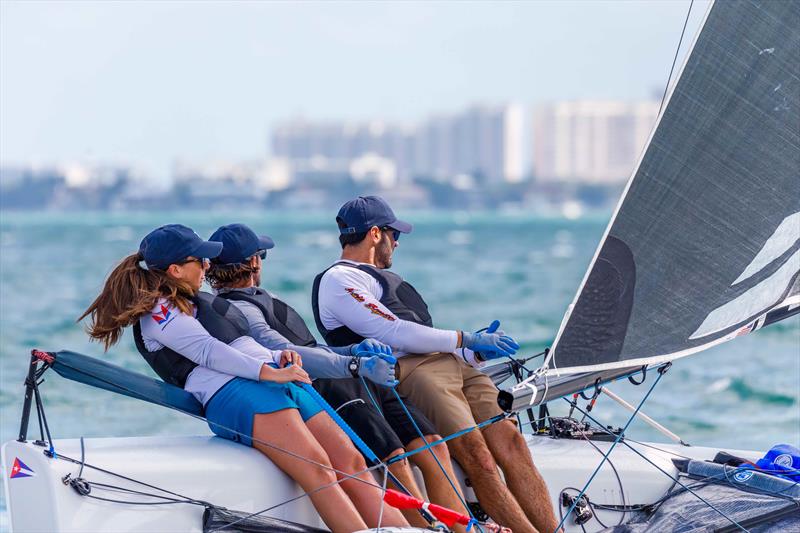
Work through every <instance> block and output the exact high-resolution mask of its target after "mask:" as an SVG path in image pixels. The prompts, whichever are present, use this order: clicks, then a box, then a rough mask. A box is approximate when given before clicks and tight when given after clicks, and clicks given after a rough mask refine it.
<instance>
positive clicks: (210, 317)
mask: <svg viewBox="0 0 800 533" xmlns="http://www.w3.org/2000/svg"><path fill="white" fill-rule="evenodd" d="M192 301H193V302H194V305H195V306H196V308H197V315H196V318H197V320H198V321H199V322H200V324H202V326H203V327H204V328H205V329H206V331H208V333H210V334H211V336H212V337H214V338H216V339H219V340H220V341H222V342H224V343H225V344H230V343H231V342H233V341H234V340H236V339H238V338H239V337H244V336H246V335H247V334H248V333H249V331H250V327H249V326H248V324H247V318H245V316H244V314H242V312H241V311H239V310H238V309H237V308H236V306H234V305H233V304H231V303H230V302H229V301H227V300H223V299H222V298H217V297H216V296H214V295H213V294H209V293H207V292H200V293H198V294H197V296H195V297H194V298H192ZM133 340H134V342H135V343H136V349H137V350H139V353H140V354H142V357H144V360H145V361H147V364H148V365H150V367H151V368H152V369H153V370H155V372H156V374H158V375H159V377H160V378H161V379H163V380H164V381H166V382H167V383H170V384H172V385H176V386H178V387H180V388H183V387H184V385H186V378H187V377H188V376H189V374H190V373H191V372H192V370H194V368H195V367H196V366H197V363H195V362H194V361H192V360H190V359H187V358H186V357H184V356H182V355H181V354H179V353H178V352H176V351H174V350H171V349H170V348H167V347H166V346H164V347H163V348H161V349H160V350H156V351H154V352H150V351H148V350H147V348H146V347H145V345H144V338H142V327H141V325H140V324H139V321H138V320H137V321H136V323H135V324H134V325H133Z"/></svg>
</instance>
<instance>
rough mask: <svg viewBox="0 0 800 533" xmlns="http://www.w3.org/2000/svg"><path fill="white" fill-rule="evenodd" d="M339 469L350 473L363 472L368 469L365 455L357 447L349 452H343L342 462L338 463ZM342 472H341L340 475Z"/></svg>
mask: <svg viewBox="0 0 800 533" xmlns="http://www.w3.org/2000/svg"><path fill="white" fill-rule="evenodd" d="M337 467H338V470H343V471H344V472H346V473H348V474H354V473H356V472H363V471H364V470H366V469H367V462H366V461H365V460H364V456H362V455H361V454H360V453H359V452H358V451H357V450H356V449H355V448H352V449H350V450H348V452H347V453H345V454H343V457H342V458H341V461H340V464H338V465H337ZM341 476H342V474H340V477H341Z"/></svg>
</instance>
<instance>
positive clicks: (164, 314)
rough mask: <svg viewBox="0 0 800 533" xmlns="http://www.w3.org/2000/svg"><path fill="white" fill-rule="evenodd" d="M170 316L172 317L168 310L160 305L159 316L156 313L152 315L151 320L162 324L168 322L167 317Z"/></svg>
mask: <svg viewBox="0 0 800 533" xmlns="http://www.w3.org/2000/svg"><path fill="white" fill-rule="evenodd" d="M171 315H172V313H170V311H169V309H167V308H166V306H164V305H162V306H161V314H160V315H159V314H158V313H154V314H153V320H155V321H156V322H158V323H159V324H163V323H164V322H166V321H167V320H169V317H170V316H171Z"/></svg>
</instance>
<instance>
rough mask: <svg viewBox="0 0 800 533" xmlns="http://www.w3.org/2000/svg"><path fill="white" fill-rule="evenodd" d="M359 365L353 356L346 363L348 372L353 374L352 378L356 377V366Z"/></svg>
mask: <svg viewBox="0 0 800 533" xmlns="http://www.w3.org/2000/svg"><path fill="white" fill-rule="evenodd" d="M360 366H361V365H360V364H359V361H358V359H356V358H355V357H354V358H353V359H350V364H348V365H347V368H348V369H349V370H350V373H351V374H353V377H354V378H355V377H358V368H359V367H360Z"/></svg>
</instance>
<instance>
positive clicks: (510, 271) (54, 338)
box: [0, 212, 800, 529]
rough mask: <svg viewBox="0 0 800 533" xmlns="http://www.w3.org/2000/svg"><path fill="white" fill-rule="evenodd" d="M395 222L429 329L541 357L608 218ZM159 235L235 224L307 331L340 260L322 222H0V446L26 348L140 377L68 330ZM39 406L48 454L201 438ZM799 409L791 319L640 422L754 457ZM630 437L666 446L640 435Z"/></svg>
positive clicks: (740, 344)
mask: <svg viewBox="0 0 800 533" xmlns="http://www.w3.org/2000/svg"><path fill="white" fill-rule="evenodd" d="M399 214H400V216H401V217H402V218H404V219H406V220H409V221H411V222H413V223H414V224H415V230H414V232H413V233H412V234H411V235H404V236H403V237H402V239H401V240H400V247H399V249H398V250H397V252H396V254H395V263H394V267H393V269H394V270H395V271H396V272H398V273H400V274H402V275H403V276H404V277H405V278H406V279H408V280H409V281H411V282H412V283H413V284H414V285H415V286H416V287H417V288H418V289H419V291H420V292H421V293H422V294H423V295H424V297H425V298H426V300H427V301H428V303H429V305H430V307H431V309H432V315H433V318H434V321H435V324H436V325H437V326H439V327H443V328H459V329H477V328H480V327H483V326H485V325H487V324H488V323H489V322H490V321H491V320H492V319H495V318H497V319H500V320H501V322H502V327H503V329H505V330H506V332H508V333H509V334H511V335H513V336H514V337H515V338H516V339H517V340H518V341H520V344H521V345H522V353H523V354H528V355H532V354H534V353H536V352H539V351H541V350H542V349H543V348H544V347H546V346H548V344H549V343H550V342H551V340H552V338H553V336H554V335H555V333H556V330H557V328H558V326H559V323H560V321H561V317H562V316H563V313H564V311H565V309H566V307H567V305H568V304H569V303H570V301H571V300H572V298H573V297H574V295H575V291H576V289H577V286H578V284H579V283H580V281H581V279H582V277H583V274H584V272H585V270H586V267H587V265H588V263H589V261H590V259H591V257H592V255H593V254H594V251H595V248H596V246H597V242H598V240H599V238H600V237H601V235H602V234H603V231H604V229H605V226H606V223H607V221H608V217H609V213H602V214H597V215H594V216H588V217H584V218H581V219H578V220H566V219H561V218H547V217H537V216H533V215H529V214H524V213H517V214H514V213H501V214H498V213H460V212H447V213H441V212H437V213H427V212H407V213H399ZM170 222H180V223H183V224H187V225H189V226H191V227H193V228H194V229H195V230H196V231H197V232H198V233H199V234H200V235H201V236H208V235H209V234H210V233H211V232H212V231H213V230H214V229H215V228H216V227H217V226H219V225H221V224H225V223H230V222H244V223H247V224H249V225H251V226H252V227H253V228H255V229H256V230H257V231H259V232H262V233H266V234H268V235H270V236H272V237H273V238H274V239H275V241H276V243H277V246H276V248H275V249H274V250H272V251H271V252H270V253H269V255H268V257H267V262H266V265H265V273H264V280H263V285H264V286H265V287H267V288H269V289H270V290H271V291H273V292H275V293H277V294H278V295H280V296H281V297H282V298H283V299H285V300H287V301H288V302H289V303H290V304H291V305H293V306H294V307H295V308H296V309H297V310H298V311H299V312H300V313H301V314H302V315H303V316H304V317H305V318H306V319H307V320H308V321H309V324H313V318H312V315H311V305H310V291H311V282H312V279H313V277H314V275H315V274H316V273H317V272H319V271H321V270H323V269H324V268H325V267H326V266H327V265H328V264H330V263H331V262H332V261H333V260H335V259H336V258H337V257H338V255H339V252H340V248H339V245H338V241H337V240H336V235H337V234H336V231H335V226H334V223H333V213H332V212H330V213H327V212H326V213H317V212H291V213H280V214H278V213H264V212H227V213H217V212H211V213H201V212H192V213H176V212H171V213H162V214H155V213H146V214H145V213H140V214H131V213H124V214H123V213H82V214H81V213H74V214H53V213H8V212H4V213H2V214H0V437H2V439H0V440H2V441H3V442H5V441H7V440H10V439H13V438H16V435H17V432H18V430H19V416H20V411H21V405H22V396H23V380H24V377H25V372H26V367H27V364H28V357H29V355H28V354H29V352H30V350H31V348H34V347H36V348H41V349H45V350H51V351H55V350H60V349H70V350H74V351H77V352H82V353H86V354H89V355H93V356H96V357H102V358H105V359H107V360H109V361H111V362H113V363H115V364H118V365H122V366H124V367H126V368H130V369H133V370H137V371H142V372H149V369H148V367H147V366H146V364H145V363H144V361H143V360H142V359H141V357H140V356H139V355H138V354H137V353H136V350H135V348H134V345H133V340H132V338H131V336H130V333H129V332H128V333H126V335H125V337H124V338H123V340H122V341H121V342H120V344H119V345H118V346H115V347H114V348H113V349H112V350H110V351H109V352H108V353H106V354H104V353H103V350H102V347H101V346H98V345H97V344H92V343H90V342H88V337H87V336H86V334H85V333H84V332H83V330H82V327H81V326H80V325H78V324H76V323H75V319H76V318H77V317H78V316H79V315H80V314H81V312H82V311H83V310H84V309H85V308H86V307H87V306H88V304H89V303H90V302H91V301H92V299H93V298H94V297H95V296H96V295H97V293H98V291H99V290H100V288H101V286H102V283H103V280H104V278H105V276H106V274H107V273H108V272H109V271H110V270H111V268H112V267H113V266H114V264H115V262H116V261H118V260H119V259H120V258H122V257H123V256H124V255H127V254H128V253H131V252H133V251H135V250H136V248H137V246H138V243H139V240H140V239H141V237H142V236H143V235H144V234H146V233H147V232H148V231H149V230H150V229H152V228H153V227H155V226H158V225H160V224H164V223H170ZM312 330H313V327H312ZM648 385H649V382H648ZM611 388H612V390H614V392H616V393H617V394H619V395H620V396H622V397H623V398H625V399H627V400H628V401H629V402H631V403H635V402H636V401H637V400H638V399H639V398H640V397H641V396H642V395H643V394H644V392H645V387H634V386H632V385H630V384H628V383H627V382H620V383H618V384H615V385H613V386H612V387H611ZM42 391H43V396H44V402H45V407H46V412H47V415H48V421H49V424H50V429H51V431H52V434H53V436H54V438H63V437H79V436H87V437H100V436H109V437H110V436H130V435H163V436H164V437H165V438H169V436H171V435H185V434H198V433H202V434H206V433H208V432H209V430H208V428H207V427H206V426H205V425H204V424H202V423H200V422H198V421H196V420H193V419H190V418H188V417H186V416H183V415H180V414H177V413H175V412H173V411H170V410H167V409H163V408H159V407H157V406H154V405H150V404H145V403H142V402H137V401H135V400H132V399H128V398H125V397H122V396H117V395H114V394H111V393H108V392H105V391H102V390H98V389H93V388H89V387H87V386H83V385H80V384H77V383H73V382H69V381H66V380H64V379H62V378H60V377H59V376H57V375H55V374H54V373H52V374H50V375H48V376H46V382H45V383H44V385H43V386H42ZM799 405H800V319H799V318H798V317H794V318H792V319H789V320H787V321H784V322H782V323H779V324H777V325H775V326H771V327H769V328H766V329H764V330H761V331H758V332H756V333H755V334H753V335H748V336H744V337H740V338H737V339H735V340H734V341H732V342H729V343H726V344H723V345H721V346H719V347H716V348H714V349H711V350H708V351H706V352H703V353H700V354H697V355H694V356H691V357H687V358H685V359H682V360H679V361H677V362H676V363H675V365H674V366H673V368H672V369H671V371H670V372H669V373H668V374H667V375H666V376H665V378H664V379H663V380H662V381H661V383H660V384H659V386H658V388H657V389H656V390H655V392H654V393H653V395H652V397H651V399H650V400H649V401H648V403H647V404H646V405H645V407H644V409H643V410H644V412H645V413H647V414H649V415H650V416H652V417H653V418H655V419H656V420H658V421H659V422H661V423H662V424H664V425H666V426H667V427H668V428H670V429H671V430H672V431H674V432H676V433H677V434H679V435H680V436H681V437H683V439H684V440H685V441H687V442H689V443H692V444H697V445H701V444H702V445H710V446H719V447H721V448H726V449H732V448H739V449H742V448H744V449H757V450H761V449H767V448H769V447H771V446H772V445H773V444H776V443H779V442H788V443H793V444H795V445H798V444H800V407H799ZM560 409H561V407H558V408H557V409H555V410H556V411H559V410H560ZM594 412H595V414H596V415H597V416H598V417H599V418H600V419H601V420H603V421H604V422H605V423H608V424H622V423H624V421H625V419H626V412H625V411H622V410H621V409H619V408H617V407H616V405H615V404H613V403H612V402H611V401H610V400H608V399H601V400H599V402H598V404H597V406H596V407H595V411H594ZM31 427H32V428H35V427H36V424H35V422H33V423H32V425H31ZM37 431H38V430H37ZM631 435H632V436H634V438H641V439H650V440H655V441H665V439H666V438H665V437H663V436H662V435H661V434H659V433H657V432H655V431H654V430H652V429H651V428H650V427H649V426H647V425H645V424H643V423H641V422H638V421H636V422H634V423H633V425H632V430H631ZM3 475H7V474H6V473H4V474H3ZM4 499H5V498H4V497H3V500H4ZM0 505H2V502H0ZM2 522H3V521H0V525H1V524H2ZM0 529H2V528H0Z"/></svg>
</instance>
